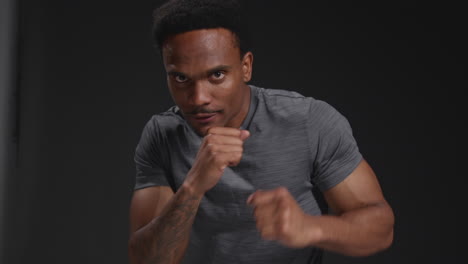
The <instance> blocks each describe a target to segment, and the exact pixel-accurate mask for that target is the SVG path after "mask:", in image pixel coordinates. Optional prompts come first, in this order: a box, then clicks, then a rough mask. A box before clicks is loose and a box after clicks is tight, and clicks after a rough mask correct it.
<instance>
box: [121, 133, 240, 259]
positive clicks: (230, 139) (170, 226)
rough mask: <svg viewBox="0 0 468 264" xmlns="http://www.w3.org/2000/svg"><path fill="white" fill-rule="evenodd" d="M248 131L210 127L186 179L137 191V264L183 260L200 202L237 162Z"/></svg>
mask: <svg viewBox="0 0 468 264" xmlns="http://www.w3.org/2000/svg"><path fill="white" fill-rule="evenodd" d="M248 137H249V132H248V131H244V130H240V129H234V128H227V127H213V128H210V129H209V130H208V134H207V135H206V136H205V137H204V139H203V142H202V144H201V146H200V149H199V150H198V153H197V157H196V159H195V161H194V163H193V165H192V168H191V169H190V171H189V172H188V174H187V176H186V178H185V180H184V183H183V184H182V186H181V187H180V188H179V189H178V191H177V192H176V193H175V194H174V193H173V192H172V190H171V189H170V188H169V187H150V188H145V189H141V190H138V191H136V192H135V194H134V196H133V199H132V204H131V209H130V215H131V217H130V229H131V230H130V234H131V236H130V243H129V255H130V262H131V263H132V264H143V263H144V264H146V263H152V264H156V263H179V262H180V261H181V259H182V257H183V256H184V253H185V250H186V248H187V244H188V239H189V235H190V230H191V229H192V224H193V221H194V218H195V214H196V212H197V210H198V206H199V204H200V201H201V199H202V197H203V195H204V194H205V192H206V191H208V190H209V189H211V188H213V186H214V185H216V183H217V182H218V181H219V179H220V178H221V175H222V174H223V171H224V169H225V168H226V167H227V166H236V165H237V164H238V163H239V162H240V159H241V157H242V150H243V149H242V145H243V142H244V140H245V139H247V138H248Z"/></svg>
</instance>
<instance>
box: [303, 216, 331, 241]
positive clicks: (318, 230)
mask: <svg viewBox="0 0 468 264" xmlns="http://www.w3.org/2000/svg"><path fill="white" fill-rule="evenodd" d="M305 218H306V221H305V222H306V223H305V226H306V228H305V230H307V231H306V232H305V234H306V237H307V238H306V241H307V244H308V245H310V246H317V244H321V243H323V242H324V241H325V240H326V237H325V230H324V227H323V224H322V221H321V220H322V219H321V218H322V216H313V215H307V214H306V215H305Z"/></svg>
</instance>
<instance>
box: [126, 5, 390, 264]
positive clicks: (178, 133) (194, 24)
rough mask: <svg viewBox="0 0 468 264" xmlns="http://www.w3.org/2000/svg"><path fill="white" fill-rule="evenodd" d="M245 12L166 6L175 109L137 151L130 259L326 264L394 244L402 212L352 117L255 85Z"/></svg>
mask: <svg viewBox="0 0 468 264" xmlns="http://www.w3.org/2000/svg"><path fill="white" fill-rule="evenodd" d="M239 14H240V13H239V8H238V6H237V5H236V4H235V2H233V1H217V0H211V1H210V0H203V1H202V0H196V1H195V0H175V1H169V2H168V3H166V4H165V5H163V6H162V7H160V8H159V9H157V10H156V13H155V31H154V33H155V38H156V42H157V44H158V47H159V49H160V51H161V54H162V57H163V62H164V66H165V69H166V71H167V82H168V86H169V90H170V92H171V95H172V97H173V99H174V101H175V103H176V105H177V106H175V107H172V108H171V109H169V110H168V111H166V112H164V113H161V114H159V115H155V116H153V117H152V119H151V120H150V121H149V122H148V123H147V124H146V126H145V129H144V131H143V134H142V137H141V140H140V142H139V144H138V147H137V149H136V153H135V162H136V167H137V178H136V186H135V192H134V195H133V198H132V203H131V210H130V225H131V227H130V229H131V230H130V233H131V238H130V243H129V254H130V260H131V263H134V264H136V263H269V264H271V263H320V262H321V253H322V250H330V251H334V252H338V253H341V254H345V255H351V256H365V255H370V254H373V253H375V252H378V251H380V250H383V249H385V248H387V247H389V246H390V244H391V243H392V240H393V222H394V217H393V213H392V209H391V208H390V206H389V205H388V203H387V202H386V201H385V199H384V197H383V195H382V192H381V190H380V187H379V183H378V181H377V179H376V176H375V175H374V173H373V171H372V169H371V168H370V166H369V165H368V164H367V162H366V161H365V160H364V159H363V158H362V155H361V154H360V153H359V151H358V148H357V144H356V142H355V140H354V138H353V136H352V132H351V128H350V126H349V124H348V122H347V120H346V119H345V118H344V117H343V116H342V115H341V114H339V113H338V112H337V111H336V110H335V109H334V108H332V107H331V106H330V105H328V104H326V103H324V102H322V101H319V100H315V99H313V98H307V97H303V96H301V95H299V94H297V93H295V92H289V91H283V90H269V89H263V88H259V87H255V86H253V85H248V84H247V82H249V81H250V79H251V75H252V64H253V54H252V53H251V52H249V51H248V48H247V47H246V46H245V41H244V39H243V36H244V33H243V31H242V26H241V20H240V15H239ZM321 197H324V198H325V201H326V203H327V205H328V206H329V207H330V208H331V209H332V211H333V213H334V214H333V215H331V214H329V215H326V214H324V213H325V210H324V209H323V208H322V207H321Z"/></svg>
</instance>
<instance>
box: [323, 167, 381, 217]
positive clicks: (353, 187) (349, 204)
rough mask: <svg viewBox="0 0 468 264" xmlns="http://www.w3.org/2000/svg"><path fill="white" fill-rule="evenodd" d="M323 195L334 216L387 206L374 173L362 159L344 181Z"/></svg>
mask: <svg viewBox="0 0 468 264" xmlns="http://www.w3.org/2000/svg"><path fill="white" fill-rule="evenodd" d="M323 194H324V197H325V199H326V201H327V203H328V205H329V206H330V208H331V209H332V210H333V212H335V213H336V214H342V213H344V212H347V211H351V210H354V209H358V208H362V207H366V206H369V205H377V204H387V202H386V201H385V198H384V196H383V194H382V190H381V188H380V184H379V182H378V180H377V177H376V175H375V173H374V171H373V170H372V168H371V167H370V166H369V164H368V163H367V162H366V161H365V160H364V159H363V160H362V161H361V162H360V163H359V165H358V166H357V167H356V169H355V170H354V171H353V172H352V173H351V174H350V175H349V176H348V177H347V178H346V179H344V180H343V181H342V182H341V183H339V184H337V185H336V186H334V187H332V188H331V189H329V190H327V191H325V192H324V193H323Z"/></svg>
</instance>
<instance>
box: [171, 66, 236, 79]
mask: <svg viewBox="0 0 468 264" xmlns="http://www.w3.org/2000/svg"><path fill="white" fill-rule="evenodd" d="M231 68H232V66H229V65H219V66H216V67H214V68H212V69H209V70H207V71H206V73H208V74H212V73H215V72H218V71H227V70H230V69H231ZM167 75H171V76H178V75H183V76H188V75H187V74H185V73H183V72H178V71H169V72H167Z"/></svg>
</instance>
